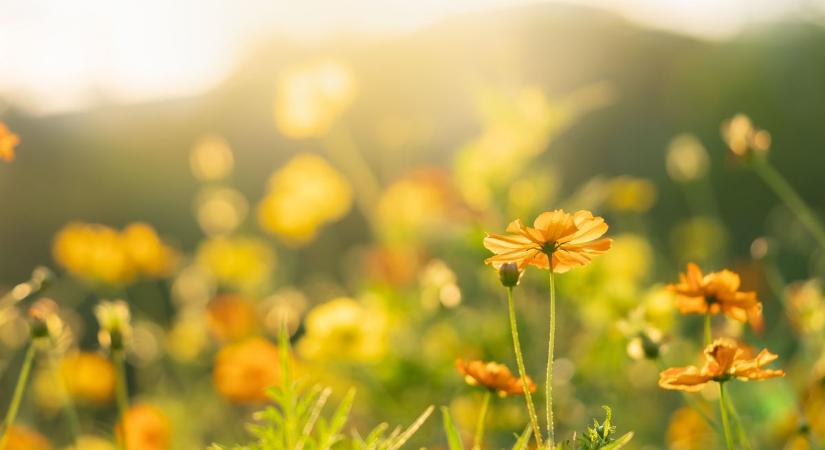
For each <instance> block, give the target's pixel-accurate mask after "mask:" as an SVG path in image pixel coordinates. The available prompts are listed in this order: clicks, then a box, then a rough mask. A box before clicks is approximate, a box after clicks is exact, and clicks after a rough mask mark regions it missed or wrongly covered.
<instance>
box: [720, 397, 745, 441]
mask: <svg viewBox="0 0 825 450" xmlns="http://www.w3.org/2000/svg"><path fill="white" fill-rule="evenodd" d="M726 400H727V401H726V406H727V407H728V411H730V415H731V417H733V424H734V425H735V426H736V433H737V434H738V435H739V436H738V439H739V445H741V446H742V448H743V449H745V450H751V443H750V441H748V434H747V433H745V427H743V426H742V420H741V419H740V418H739V413H738V412H737V411H736V407H735V406H733V400H732V399H731V398H730V395H728V396H727V398H726Z"/></svg>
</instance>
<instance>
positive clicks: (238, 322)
mask: <svg viewBox="0 0 825 450" xmlns="http://www.w3.org/2000/svg"><path fill="white" fill-rule="evenodd" d="M206 318H207V323H208V324H209V329H210V330H211V331H212V334H213V335H214V336H215V337H216V338H217V339H218V340H220V341H235V340H238V339H242V338H245V337H249V336H250V335H253V334H255V333H257V332H258V330H259V328H260V321H259V320H258V311H257V310H256V309H255V304H254V303H253V302H252V301H250V300H249V299H246V298H244V297H242V296H240V295H234V294H227V295H221V296H218V297H216V298H215V299H213V300H212V301H211V302H210V303H209V306H207V308H206Z"/></svg>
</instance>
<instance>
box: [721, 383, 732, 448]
mask: <svg viewBox="0 0 825 450" xmlns="http://www.w3.org/2000/svg"><path fill="white" fill-rule="evenodd" d="M726 397H727V396H726V395H725V383H719V413H720V414H721V416H722V427H723V428H724V429H725V445H726V446H727V448H728V450H733V436H731V434H730V425H729V424H728V408H727V407H726V406H725V404H726V403H727V398H726Z"/></svg>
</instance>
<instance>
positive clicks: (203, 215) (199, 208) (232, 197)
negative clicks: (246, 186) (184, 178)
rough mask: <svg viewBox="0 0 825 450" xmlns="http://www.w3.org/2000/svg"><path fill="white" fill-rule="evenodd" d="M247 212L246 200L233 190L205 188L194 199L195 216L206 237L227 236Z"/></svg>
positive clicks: (241, 221)
mask: <svg viewBox="0 0 825 450" xmlns="http://www.w3.org/2000/svg"><path fill="white" fill-rule="evenodd" d="M248 212H249V204H248V203H247V201H246V198H245V197H244V196H243V194H241V193H240V192H238V191H236V190H235V189H228V188H206V189H204V190H202V191H201V192H200V193H199V194H198V196H197V198H196V199H195V216H196V218H197V219H198V225H200V227H201V229H202V230H203V232H204V233H206V235H207V236H216V235H224V234H229V233H230V232H232V231H234V230H235V229H237V228H238V226H240V225H241V223H243V221H244V219H245V218H246V215H247V213H248Z"/></svg>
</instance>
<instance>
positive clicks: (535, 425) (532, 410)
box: [507, 287, 542, 449]
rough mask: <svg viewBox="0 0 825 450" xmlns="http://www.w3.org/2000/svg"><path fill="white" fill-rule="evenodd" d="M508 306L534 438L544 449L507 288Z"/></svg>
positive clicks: (509, 289) (510, 295)
mask: <svg viewBox="0 0 825 450" xmlns="http://www.w3.org/2000/svg"><path fill="white" fill-rule="evenodd" d="M507 304H508V307H509V310H510V332H511V334H512V335H513V351H514V352H515V353H516V366H517V367H518V376H519V378H521V380H522V382H521V385H522V387H523V388H524V400H525V402H527V415H529V416H530V426H531V427H532V428H533V436H534V437H535V439H536V448H539V449H540V448H542V438H541V429H539V420H538V417H537V416H536V405H535V404H534V403H533V394H531V393H530V387H529V386H528V385H527V371H526V370H525V369H524V357H523V356H522V354H521V342H519V337H518V323H517V322H516V307H515V304H514V302H513V288H512V287H508V288H507Z"/></svg>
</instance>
